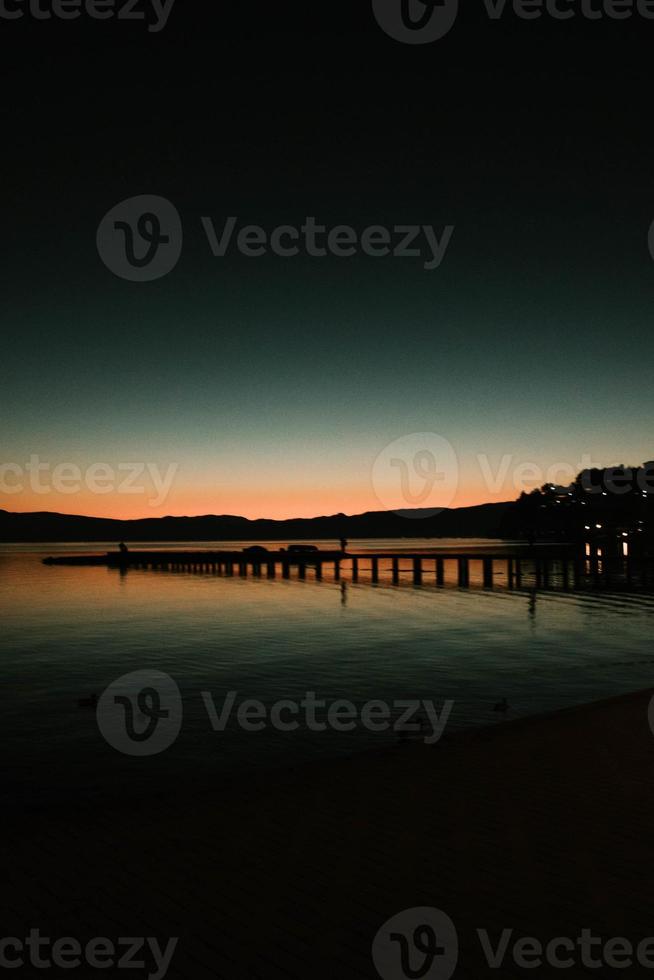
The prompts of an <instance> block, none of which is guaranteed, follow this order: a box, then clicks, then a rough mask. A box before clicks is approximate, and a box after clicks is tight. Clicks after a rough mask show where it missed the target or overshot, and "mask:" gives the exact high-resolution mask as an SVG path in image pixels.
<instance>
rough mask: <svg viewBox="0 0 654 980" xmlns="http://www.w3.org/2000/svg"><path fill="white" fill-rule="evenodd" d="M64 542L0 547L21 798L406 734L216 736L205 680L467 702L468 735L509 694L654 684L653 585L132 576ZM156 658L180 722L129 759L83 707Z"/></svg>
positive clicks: (552, 697)
mask: <svg viewBox="0 0 654 980" xmlns="http://www.w3.org/2000/svg"><path fill="white" fill-rule="evenodd" d="M368 544H369V545H370V546H371V547H374V548H376V549H378V550H382V548H386V547H387V543H380V542H368ZM403 544H405V543H403V542H401V543H400V546H402V545H403ZM431 544H432V542H426V543H424V546H425V547H427V546H429V545H431ZM446 544H447V543H446ZM395 545H396V546H397V542H395ZM451 545H452V543H451V542H450V543H449V546H450V547H451ZM185 546H186V545H180V547H185ZM65 547H66V550H72V551H76V552H80V551H85V550H86V551H101V550H103V549H102V548H101V547H98V546H92V547H91V546H89V547H86V548H85V547H80V546H65ZM150 547H151V546H150ZM167 547H169V546H167ZM413 547H415V544H413V543H412V549H413ZM476 547H477V548H478V544H477V545H476ZM60 550H62V549H61V548H57V547H56V546H55V547H53V546H45V547H44V546H41V547H40V548H32V549H31V550H30V549H29V548H28V547H27V546H21V547H11V546H7V547H6V548H4V552H3V553H2V554H0V615H1V616H2V621H3V624H4V629H3V637H2V640H0V664H1V667H2V676H3V685H2V693H1V694H0V698H1V702H0V709H1V711H2V725H3V730H2V738H3V743H4V746H5V757H6V758H8V759H9V760H10V764H9V767H8V771H7V773H6V782H5V793H6V794H9V793H16V792H18V791H20V793H26V794H28V795H30V796H31V795H37V794H38V793H39V792H43V793H46V794H47V795H48V797H51V796H52V794H53V793H55V794H60V795H62V796H63V797H65V796H66V795H67V794H70V792H71V791H73V792H75V793H76V794H78V795H79V794H81V795H87V796H91V797H92V796H94V794H101V793H103V792H105V791H108V790H111V789H112V788H113V790H114V791H115V789H116V788H117V787H121V788H123V789H125V790H126V791H127V792H129V793H139V792H153V791H160V790H165V789H167V788H170V787H171V786H173V785H174V786H175V787H183V786H191V785H197V784H198V782H202V781H204V782H205V783H207V784H213V783H215V781H216V780H219V779H220V778H221V776H222V775H224V774H225V773H229V772H232V771H235V770H238V771H240V770H242V769H243V768H244V767H249V766H253V767H262V766H282V765H286V764H288V763H292V764H293V763H295V762H298V761H302V760H306V759H311V758H315V757H316V756H318V755H333V754H338V753H343V752H352V751H356V750H359V749H363V748H366V749H367V748H370V747H374V746H377V745H382V744H388V743H389V742H390V743H394V742H395V741H396V736H395V735H394V734H392V733H391V734H384V735H373V734H371V733H369V732H366V731H363V732H362V731H359V730H357V731H354V732H351V733H345V732H343V733H335V732H331V733H329V732H327V733H324V734H318V733H311V732H307V731H299V732H293V733H288V732H287V733H279V732H274V731H270V730H266V731H264V732H262V733H259V734H248V733H245V732H243V731H242V730H240V729H239V728H237V727H235V726H228V729H227V731H225V732H224V733H215V732H213V731H212V729H211V725H210V723H209V720H208V717H207V714H206V710H205V708H204V705H203V702H202V697H201V692H202V691H209V692H211V694H212V695H213V697H214V699H215V701H216V703H217V704H220V703H221V702H222V700H223V699H224V698H225V696H226V695H227V693H228V692H229V691H236V692H238V700H239V701H240V700H242V699H246V698H256V699H259V700H261V701H263V702H264V703H265V704H267V705H270V704H271V703H273V702H274V701H277V700H279V699H283V698H291V699H296V700H300V699H301V698H302V697H303V695H304V694H305V693H306V692H307V691H315V692H316V695H317V697H319V698H325V699H327V700H328V701H331V700H336V699H339V698H346V699H348V700H350V701H353V702H355V703H356V704H362V703H363V702H365V701H368V700H382V701H387V702H389V703H391V702H393V701H397V700H401V699H432V700H434V701H435V702H436V704H437V705H440V704H442V702H443V701H444V700H446V699H452V700H453V701H454V702H455V707H454V710H453V713H452V717H451V721H450V729H454V728H460V727H464V726H470V725H480V724H481V725H483V724H494V723H496V721H497V720H498V719H497V715H496V714H494V713H493V710H492V709H493V706H494V705H495V704H496V703H497V702H498V701H500V700H501V699H503V698H506V699H507V700H508V702H509V705H510V712H509V717H516V716H519V715H523V714H528V713H533V712H537V711H542V710H549V709H553V708H556V707H560V706H564V705H569V704H574V703H579V702H582V701H589V700H593V699H596V698H600V697H605V696H610V695H613V694H618V693H620V692H626V691H629V690H633V689H636V688H639V687H646V686H650V685H651V683H652V667H653V665H654V655H653V654H652V652H651V646H650V643H649V636H650V635H651V624H652V612H653V611H654V600H653V599H652V598H650V597H646V596H635V595H620V596H611V595H594V594H592V593H588V594H574V595H572V594H560V593H544V592H538V593H536V592H534V591H527V592H516V593H512V592H508V591H503V590H501V589H500V590H498V591H494V592H484V591H481V590H480V591H474V590H473V591H460V590H458V589H455V588H448V589H437V588H436V587H435V585H434V583H433V582H431V583H426V584H425V586H424V587H423V588H420V589H415V588H412V587H411V586H409V585H408V584H407V586H406V587H402V588H399V589H392V588H388V587H385V586H383V585H382V586H380V587H375V588H373V587H371V586H370V585H369V584H367V583H366V582H365V581H362V582H361V583H360V584H358V585H355V584H352V583H346V582H333V581H330V580H329V579H325V581H323V582H322V583H317V582H314V581H312V580H311V579H308V580H307V581H305V582H298V581H295V580H293V579H292V580H290V581H284V580H282V579H281V578H278V579H276V580H274V581H269V580H267V579H265V578H262V579H252V578H250V579H247V580H243V579H239V578H221V577H218V576H214V575H198V574H179V573H165V572H147V571H138V570H130V571H129V573H128V574H126V575H123V576H121V575H120V574H119V572H118V571H117V570H110V569H107V568H103V567H97V568H96V567H89V568H67V567H62V568H52V567H46V566H43V565H42V564H41V562H40V559H41V557H43V556H44V555H46V554H55V553H57V552H58V551H60ZM144 668H153V669H157V670H161V671H164V672H166V673H168V674H170V675H171V676H172V677H173V678H174V679H175V680H176V682H177V683H178V685H179V687H180V689H181V691H182V695H183V699H184V720H183V727H182V732H181V735H180V737H179V738H178V740H177V742H176V743H175V744H174V745H173V747H172V748H170V749H169V750H168V751H167V752H165V753H163V754H162V755H160V756H157V757H152V758H146V759H134V758H127V757H123V756H121V755H120V754H118V753H117V752H116V751H115V750H114V749H112V748H110V747H109V746H108V745H107V744H106V743H104V741H103V740H102V738H101V737H100V735H99V732H98V729H97V726H96V724H95V718H94V713H93V711H83V710H81V709H80V708H78V700H79V699H80V698H88V697H89V696H90V695H91V694H92V693H94V692H97V693H99V694H100V693H102V691H103V689H104V688H105V687H106V686H107V685H108V684H109V683H111V682H112V681H113V680H115V679H116V678H117V677H119V676H121V675H122V674H125V673H127V672H130V671H135V670H140V669H144Z"/></svg>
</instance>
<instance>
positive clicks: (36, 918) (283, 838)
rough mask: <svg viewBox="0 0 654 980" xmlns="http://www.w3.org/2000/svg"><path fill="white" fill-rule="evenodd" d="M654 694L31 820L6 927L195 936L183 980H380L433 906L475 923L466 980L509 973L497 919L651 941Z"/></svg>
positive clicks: (530, 931)
mask: <svg viewBox="0 0 654 980" xmlns="http://www.w3.org/2000/svg"><path fill="white" fill-rule="evenodd" d="M652 693H653V692H652V691H644V692H639V693H635V694H632V695H629V696H627V697H620V698H616V699H613V700H609V701H603V702H597V703H593V704H590V705H585V706H582V707H577V708H574V709H569V710H565V711H561V712H558V713H555V714H552V715H548V716H541V717H537V718H532V719H527V720H520V721H516V722H510V721H509V722H506V723H501V724H499V725H497V726H495V727H494V728H492V729H484V730H480V731H476V732H469V733H466V734H461V735H455V736H452V737H450V738H449V739H448V738H447V737H446V738H445V739H444V740H443V741H442V742H441V743H440V744H439V745H437V746H435V747H431V748H427V747H424V746H422V745H416V744H410V745H401V746H398V748H397V749H396V750H390V751H385V752H374V753H366V754H362V755H359V756H354V757H352V758H350V759H347V760H340V761H336V762H330V763H322V764H320V765H318V766H314V767H311V768H298V769H296V770H290V771H286V772H283V773H278V774H275V775H274V777H272V776H270V775H268V776H262V777H260V778H258V779H257V780H250V779H249V780H239V779H236V780H234V779H233V780H232V781H231V782H230V783H228V784H225V785H221V786H220V787H218V786H216V787H214V788H211V787H209V788H206V789H202V788H200V789H199V791H198V793H197V795H195V796H194V798H193V799H184V798H178V797H175V795H174V792H172V793H171V795H170V796H169V797H165V798H164V797H162V798H157V799H153V800H151V801H150V802H149V803H148V804H144V803H143V802H141V803H138V804H133V803H131V802H130V801H129V800H122V801H119V802H117V803H116V805H115V806H112V807H110V808H105V807H103V808H102V809H101V810H98V809H92V808H91V809H85V810H80V809H78V808H76V807H75V805H74V803H72V802H71V808H70V812H68V813H66V814H60V815H58V816H54V817H53V816H52V815H50V816H48V817H47V818H46V817H43V818H42V817H40V816H39V815H38V814H32V815H29V816H28V817H27V818H26V819H25V821H23V822H22V823H21V825H20V826H15V827H13V828H11V829H10V833H9V835H8V836H7V837H6V838H5V841H6V844H7V845H8V847H7V850H6V852H5V854H4V859H3V868H4V873H5V875H6V876H7V877H8V879H9V881H10V882H11V886H12V887H11V889H9V893H10V894H11V895H12V906H11V908H10V909H7V910H6V915H5V920H4V935H6V936H9V935H11V936H14V935H15V936H23V935H27V933H28V932H29V929H30V928H36V927H38V928H39V930H40V933H41V934H42V935H47V936H50V937H63V936H70V935H75V936H76V937H77V938H78V939H79V940H80V941H82V942H84V941H85V938H86V935H80V929H81V925H80V924H83V925H84V928H85V932H86V934H87V935H88V937H89V938H90V937H94V936H107V937H114V938H117V937H124V936H156V937H159V939H160V940H161V942H162V944H164V942H165V940H166V939H167V938H168V937H172V936H176V937H179V943H178V946H177V948H176V950H175V954H174V956H173V959H172V963H171V966H170V969H169V971H168V974H167V975H168V976H169V977H173V978H175V977H180V978H182V977H183V978H193V980H200V978H204V977H207V978H208V977H241V976H242V977H266V978H267V977H277V976H279V977H284V976H285V977H298V978H300V977H302V978H306V977H316V976H318V977H374V976H376V975H377V974H376V972H375V970H374V967H373V965H372V961H371V955H370V948H371V942H372V940H373V938H374V936H375V934H376V932H377V930H378V928H379V927H380V926H381V925H382V923H384V922H385V921H386V920H387V919H388V918H389V917H390V916H392V915H394V914H395V913H397V912H400V911H402V910H403V909H407V908H413V907H416V906H435V907H437V908H439V909H441V910H443V911H445V912H446V913H447V914H448V915H449V916H450V917H451V918H452V920H453V921H454V922H455V924H456V928H457V931H458V934H459V942H460V956H459V966H458V969H457V972H456V976H457V977H458V976H461V977H480V976H485V975H489V976H490V975H495V976H497V975H498V971H497V970H490V969H489V967H488V965H487V963H486V961H485V960H484V958H483V955H482V952H481V949H480V946H479V942H478V940H477V937H476V930H477V929H479V928H484V929H487V930H488V931H489V934H490V935H491V936H493V937H494V941H495V937H498V936H499V935H500V933H501V932H502V930H503V929H513V930H514V931H515V935H516V936H518V935H520V936H534V937H539V938H541V939H542V940H543V941H545V942H546V941H547V940H548V939H550V938H552V937H556V936H569V937H576V936H578V935H579V934H580V931H581V930H582V929H584V928H589V929H591V930H592V931H593V933H594V934H595V935H598V936H602V937H604V938H605V939H606V938H610V937H616V936H623V937H630V938H632V939H633V940H634V942H638V941H640V940H641V939H642V938H643V937H646V936H649V935H650V934H652V933H654V923H653V921H652V918H651V915H650V911H651V895H650V891H651V889H650V884H649V868H650V867H651V865H652V860H653V859H654V840H653V839H652V836H651V834H650V832H649V831H650V825H651V822H652V819H653V818H654V735H653V734H652V732H651V730H650V727H649V723H648V714H647V708H648V704H649V701H650V699H651V697H652ZM579 970H581V973H579V971H578V970H577V969H571V970H568V971H567V973H568V975H571V976H576V975H581V974H584V973H585V971H584V970H583V968H581V967H580V968H579ZM92 972H93V973H94V972H95V971H92ZM524 972H525V971H524V970H522V971H521V970H519V969H517V967H515V965H514V964H509V963H508V962H507V963H505V964H504V966H503V968H502V970H501V975H502V976H513V975H515V976H519V975H524ZM529 972H531V973H532V975H534V971H533V970H532V971H529ZM557 972H560V971H557ZM594 973H595V975H603V973H604V971H603V970H595V971H594ZM102 975H104V976H108V975H113V972H112V973H109V971H108V970H105V971H103V973H102ZM116 975H123V971H117V973H116ZM133 975H135V974H133ZM139 975H144V976H145V975H147V973H140V974H139ZM536 975H538V976H541V975H547V970H546V969H545V970H544V971H543V970H538V971H536Z"/></svg>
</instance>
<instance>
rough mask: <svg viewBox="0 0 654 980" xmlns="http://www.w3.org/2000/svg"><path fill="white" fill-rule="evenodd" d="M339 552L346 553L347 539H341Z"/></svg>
mask: <svg viewBox="0 0 654 980" xmlns="http://www.w3.org/2000/svg"><path fill="white" fill-rule="evenodd" d="M341 551H342V552H343V553H344V554H345V552H346V551H347V539H346V538H341Z"/></svg>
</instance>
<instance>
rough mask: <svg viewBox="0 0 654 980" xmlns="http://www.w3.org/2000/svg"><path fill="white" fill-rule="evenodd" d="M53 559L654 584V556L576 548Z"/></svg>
mask: <svg viewBox="0 0 654 980" xmlns="http://www.w3.org/2000/svg"><path fill="white" fill-rule="evenodd" d="M44 563H45V564H47V565H68V566H85V565H86V566H92V565H95V566H106V567H108V568H112V569H117V570H119V571H121V572H127V571H129V570H130V569H141V570H144V569H147V570H152V571H161V572H177V573H179V572H187V573H188V572H190V573H195V574H198V573H205V574H212V575H222V576H227V577H234V576H238V577H240V578H247V577H248V576H253V577H255V578H261V577H263V576H265V577H266V578H268V579H274V578H276V577H277V576H278V575H280V576H281V578H282V579H290V578H297V579H299V580H302V581H304V580H307V579H308V578H309V579H313V580H315V581H323V579H324V578H326V577H330V578H331V580H332V581H335V582H342V581H349V582H352V583H358V582H365V583H369V584H371V585H380V584H384V585H393V586H399V585H401V584H412V585H414V586H417V587H419V586H427V585H432V586H437V587H439V588H444V587H446V586H454V587H458V588H461V589H468V588H473V587H479V588H482V589H487V590H489V589H493V588H498V587H499V588H505V589H509V590H525V589H538V590H543V591H545V590H557V591H564V592H568V591H577V590H580V589H585V590H586V589H616V590H620V589H623V590H625V591H652V590H654V558H644V559H629V558H613V559H602V558H597V557H594V558H590V559H589V558H584V557H578V556H576V555H574V554H572V553H570V552H565V553H559V554H555V553H547V554H546V553H542V554H539V553H538V552H536V553H532V552H528V551H516V552H515V553H512V554H507V553H506V552H498V553H491V552H479V553H472V552H433V553H430V554H426V553H420V554H416V553H412V552H401V553H400V552H375V553H371V552H360V553H354V554H352V553H349V552H341V551H316V552H308V553H297V554H296V553H293V552H289V551H284V550H280V551H266V552H263V551H262V552H248V551H128V552H126V553H123V554H121V553H119V552H109V553H107V554H104V555H71V556H69V555H65V556H60V557H56V558H46V559H44Z"/></svg>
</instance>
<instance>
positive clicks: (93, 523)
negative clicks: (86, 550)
mask: <svg viewBox="0 0 654 980" xmlns="http://www.w3.org/2000/svg"><path fill="white" fill-rule="evenodd" d="M511 506H513V505H512V504H511V503H497V504H481V505H479V506H477V507H461V508H457V509H446V510H442V511H440V512H439V513H437V514H435V515H434V513H433V510H423V509H416V510H411V511H402V512H401V513H399V512H395V511H370V512H368V513H365V514H356V515H353V516H346V515H345V514H334V515H332V516H325V517H312V518H292V519H290V520H283V521H274V520H267V519H260V520H248V519H247V518H245V517H235V516H232V515H229V514H224V515H214V514H207V515H206V516H203V517H150V518H143V519H141V520H130V521H119V520H112V519H110V518H102V517H81V516H76V515H69V514H56V513H50V512H48V511H44V512H35V513H25V514H20V513H10V512H9V511H5V510H0V541H2V542H4V543H20V542H25V543H28V542H37V541H43V542H54V541H56V542H62V543H63V542H93V541H109V542H113V541H123V540H128V541H257V540H264V541H285V540H287V539H288V540H310V539H312V538H316V539H318V540H322V539H335V540H338V539H339V538H341V537H346V538H423V537H428V538H429V537H436V538H438V537H472V538H476V537H484V538H492V537H498V536H499V535H500V529H501V526H502V524H503V521H504V520H505V518H506V515H507V511H508V509H509V508H510V507H511ZM409 514H410V515H411V516H410V517H409V516H406V515H409Z"/></svg>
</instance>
